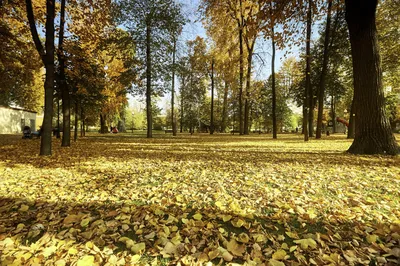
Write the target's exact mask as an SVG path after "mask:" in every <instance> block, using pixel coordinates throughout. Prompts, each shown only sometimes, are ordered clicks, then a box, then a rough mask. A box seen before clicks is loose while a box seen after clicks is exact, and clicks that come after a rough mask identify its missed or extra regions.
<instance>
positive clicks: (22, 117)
mask: <svg viewBox="0 0 400 266" xmlns="http://www.w3.org/2000/svg"><path fill="white" fill-rule="evenodd" d="M24 126H29V127H31V130H32V131H36V129H37V124H36V113H35V112H30V111H26V110H23V109H18V108H9V107H3V106H0V134H15V133H21V132H22V129H23V127H24Z"/></svg>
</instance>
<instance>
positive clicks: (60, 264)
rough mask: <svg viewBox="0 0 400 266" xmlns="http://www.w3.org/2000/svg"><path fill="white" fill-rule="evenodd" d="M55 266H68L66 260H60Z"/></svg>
mask: <svg viewBox="0 0 400 266" xmlns="http://www.w3.org/2000/svg"><path fill="white" fill-rule="evenodd" d="M54 265H55V266H65V265H67V262H66V261H65V260H64V259H60V260H58V261H56V262H54Z"/></svg>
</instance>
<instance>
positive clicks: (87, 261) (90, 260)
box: [76, 255, 94, 266]
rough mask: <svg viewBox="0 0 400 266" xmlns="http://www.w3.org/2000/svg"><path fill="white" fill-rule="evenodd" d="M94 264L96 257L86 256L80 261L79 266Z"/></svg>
mask: <svg viewBox="0 0 400 266" xmlns="http://www.w3.org/2000/svg"><path fill="white" fill-rule="evenodd" d="M93 264H94V256H91V255H86V256H84V257H82V258H81V259H79V260H78V262H77V264H76V265H77V266H92V265H93Z"/></svg>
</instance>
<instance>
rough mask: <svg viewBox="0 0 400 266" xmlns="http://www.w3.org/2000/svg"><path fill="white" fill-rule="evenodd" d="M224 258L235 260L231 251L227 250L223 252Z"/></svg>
mask: <svg viewBox="0 0 400 266" xmlns="http://www.w3.org/2000/svg"><path fill="white" fill-rule="evenodd" d="M222 258H223V259H224V260H225V261H232V260H233V256H232V254H231V253H229V252H228V251H225V252H224V253H222Z"/></svg>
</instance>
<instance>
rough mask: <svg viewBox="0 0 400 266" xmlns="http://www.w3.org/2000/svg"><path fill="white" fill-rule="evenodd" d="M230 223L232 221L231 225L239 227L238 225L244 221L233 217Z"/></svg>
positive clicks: (241, 224)
mask: <svg viewBox="0 0 400 266" xmlns="http://www.w3.org/2000/svg"><path fill="white" fill-rule="evenodd" d="M231 223H232V225H233V226H234V227H237V228H240V227H242V226H243V225H244V224H245V223H246V222H245V221H243V220H242V219H235V220H233V221H231Z"/></svg>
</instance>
